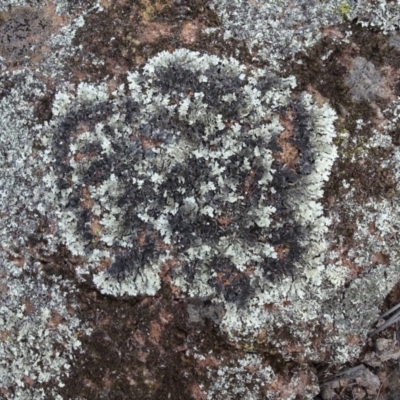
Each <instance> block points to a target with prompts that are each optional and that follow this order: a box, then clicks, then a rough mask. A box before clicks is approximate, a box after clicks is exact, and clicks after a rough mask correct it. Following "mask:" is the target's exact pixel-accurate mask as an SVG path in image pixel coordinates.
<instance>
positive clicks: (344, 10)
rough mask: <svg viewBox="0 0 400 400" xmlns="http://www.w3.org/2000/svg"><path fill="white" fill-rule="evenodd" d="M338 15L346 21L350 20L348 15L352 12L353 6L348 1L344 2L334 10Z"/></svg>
mask: <svg viewBox="0 0 400 400" xmlns="http://www.w3.org/2000/svg"><path fill="white" fill-rule="evenodd" d="M334 11H335V12H336V13H338V14H339V15H340V16H341V17H342V18H343V19H344V20H345V21H347V20H348V14H349V13H350V11H351V6H350V4H349V3H347V2H346V1H343V2H341V3H340V4H339V6H338V7H336V8H335V9H334Z"/></svg>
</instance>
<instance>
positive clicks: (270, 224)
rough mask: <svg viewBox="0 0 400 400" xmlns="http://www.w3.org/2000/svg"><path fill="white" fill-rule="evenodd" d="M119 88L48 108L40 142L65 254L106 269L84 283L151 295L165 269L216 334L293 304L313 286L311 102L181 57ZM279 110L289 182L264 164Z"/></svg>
mask: <svg viewBox="0 0 400 400" xmlns="http://www.w3.org/2000/svg"><path fill="white" fill-rule="evenodd" d="M128 82H129V92H128V93H126V91H125V90H124V88H123V87H122V86H121V87H120V88H118V89H117V90H116V91H115V92H114V93H113V94H112V97H111V99H110V98H109V94H108V93H107V88H106V87H105V86H101V85H96V86H92V85H87V84H81V85H79V86H78V88H77V92H76V94H75V95H69V94H67V93H58V94H57V95H56V98H55V101H54V105H53V115H54V116H55V118H54V120H53V121H52V122H51V124H50V125H49V132H50V133H49V135H50V139H49V140H51V141H52V143H53V152H54V154H55V157H56V158H55V160H54V167H53V168H54V172H55V175H54V178H53V180H54V179H56V180H57V185H58V188H59V198H58V203H59V207H60V211H59V212H58V219H59V227H60V229H61V231H62V232H64V233H63V235H64V240H65V243H66V245H67V246H68V248H69V249H70V250H71V251H72V252H73V253H74V254H76V255H81V256H85V257H86V259H87V260H88V262H89V265H90V264H91V265H93V266H95V265H97V264H98V263H99V262H100V261H101V260H103V261H105V260H107V259H110V258H111V260H112V265H111V268H109V269H108V270H106V271H104V272H101V273H100V274H96V275H95V276H94V283H95V284H96V285H97V287H98V288H99V289H100V290H101V291H103V292H104V293H108V294H114V295H124V294H128V295H138V294H147V295H153V294H155V293H156V292H157V291H158V290H159V289H160V285H161V280H160V277H159V276H160V274H161V268H162V266H163V265H165V264H166V263H168V262H170V263H173V265H174V272H173V278H174V280H173V282H174V284H175V285H177V286H178V287H179V288H180V289H181V290H182V291H183V292H185V293H187V294H188V295H189V296H194V297H207V296H214V297H215V298H219V299H220V300H221V301H223V302H227V303H230V305H229V307H230V308H229V310H230V312H228V313H227V314H226V318H225V321H224V323H223V326H225V327H226V329H228V330H229V331H231V330H232V332H233V331H236V330H237V328H236V327H237V326H239V330H243V328H244V327H245V326H246V327H247V328H245V333H246V332H247V333H250V332H252V331H253V330H254V329H256V330H257V329H258V328H257V327H259V326H260V324H261V320H262V318H261V320H260V319H259V318H260V316H259V315H258V313H259V312H261V313H262V311H261V309H262V305H263V304H264V303H268V302H275V301H280V299H283V298H284V297H287V296H288V292H292V293H293V294H294V295H295V296H298V295H299V294H300V296H301V294H302V293H303V290H304V288H303V284H300V283H299V284H294V283H293V278H292V276H293V275H294V276H295V277H299V276H304V278H305V281H311V282H313V283H314V284H319V283H320V281H321V279H322V278H321V271H322V269H323V268H322V265H321V262H322V261H321V260H322V259H321V257H322V254H323V249H324V248H325V246H326V245H325V244H324V243H325V242H324V240H323V235H324V233H325V232H326V229H327V226H328V225H329V220H328V219H326V218H325V217H324V216H323V215H322V207H321V205H320V204H318V200H319V199H320V197H321V196H322V186H323V183H324V181H325V180H326V179H328V177H329V171H330V168H331V165H332V163H333V160H334V159H335V157H336V153H335V148H334V147H333V146H332V145H331V143H332V139H333V136H334V129H333V121H334V120H335V115H334V113H333V111H332V110H331V109H330V108H329V107H327V106H323V107H317V106H315V105H314V103H313V101H312V98H311V96H310V95H307V94H304V95H303V96H302V97H301V98H300V99H299V100H297V101H296V102H293V103H292V102H291V101H290V99H289V94H290V89H291V87H292V86H293V84H294V81H293V80H292V79H290V78H289V79H286V80H283V79H281V80H278V79H277V78H276V77H275V76H273V75H270V74H268V73H267V72H266V71H247V70H246V68H245V67H243V66H241V65H240V64H239V63H238V62H237V61H235V60H233V59H230V60H226V59H220V58H217V57H215V56H207V55H200V54H198V53H194V52H189V51H187V50H178V51H176V52H174V53H172V54H171V53H167V52H163V53H160V54H159V55H158V56H156V57H155V58H153V59H152V60H150V61H149V62H148V63H147V65H146V66H145V68H144V72H143V74H141V73H138V72H135V73H131V74H130V75H129V76H128ZM288 109H290V110H293V113H294V114H295V118H294V121H293V137H292V138H291V139H290V141H291V143H292V145H293V146H294V147H297V148H298V149H299V160H296V162H298V167H297V168H298V169H297V171H296V170H295V169H293V170H292V169H291V168H289V167H287V166H285V165H284V164H282V163H279V162H277V161H276V160H274V159H273V157H272V152H271V149H273V148H274V146H275V147H276V146H277V144H276V140H277V137H278V135H279V134H280V133H282V132H283V131H284V128H283V126H282V125H281V123H280V120H279V119H280V117H281V116H282V113H284V112H286V111H285V110H288ZM278 148H279V145H278V146H277V148H276V149H278ZM246 185H247V186H248V187H247V186H246ZM85 197H86V199H85ZM85 201H86V204H84V202H85ZM220 220H224V221H226V223H224V224H221V222H220ZM140 243H142V244H141V245H140ZM276 246H286V251H287V254H286V256H285V257H281V258H278V256H277V253H276ZM249 268H251V269H252V270H253V273H248V272H247V270H248V269H249ZM221 276H223V277H224V278H223V280H222V281H221ZM278 277H279V279H278V281H279V284H278V283H277V282H276V283H274V281H275V280H276V279H277V278H278ZM224 280H227V281H228V282H230V283H229V284H228V285H227V286H226V285H224V284H223V281H224ZM296 281H297V280H296ZM247 301H249V304H248V306H246V308H245V309H244V310H243V309H242V306H243V305H244V304H245V303H246V302H247ZM259 306H260V307H259ZM239 309H240V310H241V311H238V310H239ZM250 309H252V310H253V311H251V312H250V316H248V313H249V310H250ZM238 312H239V313H243V316H244V315H246V319H247V320H246V322H244V321H242V320H241V317H240V316H238V315H237V313H238ZM256 314H257V315H256ZM240 315H242V314H240ZM253 318H254V321H253ZM257 320H258V321H257ZM250 321H252V322H251V323H250ZM232 324H233V325H232ZM253 333H254V332H253Z"/></svg>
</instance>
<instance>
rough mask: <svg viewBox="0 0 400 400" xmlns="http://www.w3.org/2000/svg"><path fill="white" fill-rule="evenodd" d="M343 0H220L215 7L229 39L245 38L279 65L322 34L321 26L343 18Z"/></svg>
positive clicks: (253, 48) (257, 54)
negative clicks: (339, 8)
mask: <svg viewBox="0 0 400 400" xmlns="http://www.w3.org/2000/svg"><path fill="white" fill-rule="evenodd" d="M340 3H341V1H339V0H333V1H328V2H323V3H321V2H320V1H317V0H313V1H301V0H297V1H289V0H283V1H268V0H254V1H242V0H234V1H231V0H229V1H227V0H222V1H220V0H218V1H216V0H215V1H212V2H211V7H212V9H214V10H215V11H216V12H217V14H218V15H219V17H220V18H221V20H222V28H218V29H217V28H213V29H209V30H208V31H209V32H214V31H215V30H217V31H218V30H219V29H220V30H221V34H222V36H223V38H224V39H225V40H228V39H230V38H233V39H237V40H242V41H244V42H245V43H246V45H247V47H248V49H249V51H250V52H254V54H255V57H256V58H257V57H259V58H261V59H262V60H265V61H268V62H269V63H270V65H271V67H272V68H274V69H275V68H276V69H279V68H280V66H281V61H282V60H283V59H285V58H292V57H294V56H295V55H296V54H297V53H298V52H300V51H301V50H303V49H306V48H309V47H310V46H312V45H313V44H315V43H316V42H317V41H318V40H319V39H320V38H321V32H320V31H321V28H322V27H324V26H329V25H334V24H338V23H340V21H341V16H340V13H338V12H337V9H338V7H339V5H340Z"/></svg>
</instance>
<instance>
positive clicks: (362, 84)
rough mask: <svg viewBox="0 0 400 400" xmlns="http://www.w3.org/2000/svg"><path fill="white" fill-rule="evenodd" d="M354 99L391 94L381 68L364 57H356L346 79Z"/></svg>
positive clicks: (368, 99)
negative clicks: (378, 68) (377, 67)
mask: <svg viewBox="0 0 400 400" xmlns="http://www.w3.org/2000/svg"><path fill="white" fill-rule="evenodd" d="M346 84H347V85H348V86H349V88H350V93H351V95H352V97H353V100H354V101H357V102H358V101H360V100H367V101H372V100H375V99H376V98H385V97H387V96H388V95H389V93H388V88H387V86H386V82H385V79H384V77H383V76H382V74H381V73H380V71H379V70H377V69H376V68H375V66H374V64H372V63H371V62H370V61H368V60H366V59H365V58H363V57H356V58H355V59H354V61H353V65H352V68H351V69H350V73H349V75H348V77H347V79H346Z"/></svg>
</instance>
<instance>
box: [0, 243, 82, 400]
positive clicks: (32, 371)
mask: <svg viewBox="0 0 400 400" xmlns="http://www.w3.org/2000/svg"><path fill="white" fill-rule="evenodd" d="M35 270H36V268H35V266H32V265H28V266H27V267H26V268H21V267H16V266H15V265H14V263H12V262H10V261H8V260H7V256H6V254H5V253H4V252H3V251H2V252H0V278H1V282H0V299H1V304H0V389H1V391H2V394H4V395H5V398H7V399H21V400H23V399H33V398H34V399H45V398H50V397H51V398H55V399H61V397H60V396H58V390H57V389H54V388H57V387H60V388H62V387H63V385H64V384H63V379H65V378H66V377H67V376H69V373H70V369H71V366H72V352H73V351H74V350H78V349H79V347H80V346H81V343H80V341H79V340H78V338H77V335H78V334H80V335H83V334H89V333H90V332H89V331H87V330H85V329H83V326H82V324H81V321H80V320H79V319H78V318H76V317H74V316H71V315H70V312H69V311H68V309H67V307H66V296H67V293H68V292H71V291H72V290H74V289H73V285H72V283H71V282H68V281H66V280H62V279H61V278H55V277H53V278H50V279H51V281H52V282H51V283H50V282H49V281H46V280H45V277H44V275H43V274H41V273H40V271H36V272H34V271H35ZM50 382H51V385H52V386H53V389H50V390H49V389H48V388H47V385H48V384H49V383H50Z"/></svg>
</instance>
